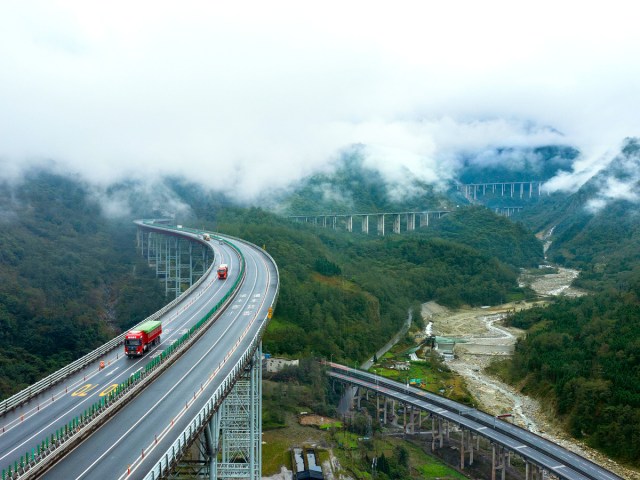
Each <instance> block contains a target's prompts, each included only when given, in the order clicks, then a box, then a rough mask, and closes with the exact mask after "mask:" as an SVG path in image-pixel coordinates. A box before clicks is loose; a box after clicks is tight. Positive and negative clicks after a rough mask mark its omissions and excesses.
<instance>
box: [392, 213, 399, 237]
mask: <svg viewBox="0 0 640 480" xmlns="http://www.w3.org/2000/svg"><path fill="white" fill-rule="evenodd" d="M393 233H400V214H399V213H397V214H395V215H394V216H393Z"/></svg>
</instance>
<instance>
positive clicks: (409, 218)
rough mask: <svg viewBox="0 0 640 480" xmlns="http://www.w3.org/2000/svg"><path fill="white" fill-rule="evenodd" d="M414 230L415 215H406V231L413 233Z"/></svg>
mask: <svg viewBox="0 0 640 480" xmlns="http://www.w3.org/2000/svg"><path fill="white" fill-rule="evenodd" d="M415 229H416V214H415V213H407V231H408V232H413V231H414V230H415Z"/></svg>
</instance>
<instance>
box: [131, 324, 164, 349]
mask: <svg viewBox="0 0 640 480" xmlns="http://www.w3.org/2000/svg"><path fill="white" fill-rule="evenodd" d="M161 333H162V322H158V321H157V320H149V321H148V322H144V323H143V324H142V325H140V326H139V327H137V328H136V329H135V330H131V331H129V332H128V333H127V334H126V335H125V336H124V353H125V354H126V355H127V357H129V358H131V357H139V356H141V355H144V353H145V352H146V351H147V350H148V349H149V345H155V344H156V343H160V334H161Z"/></svg>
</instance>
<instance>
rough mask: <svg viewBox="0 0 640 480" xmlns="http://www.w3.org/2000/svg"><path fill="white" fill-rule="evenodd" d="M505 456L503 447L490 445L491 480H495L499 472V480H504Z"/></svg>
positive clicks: (505, 470) (505, 472)
mask: <svg viewBox="0 0 640 480" xmlns="http://www.w3.org/2000/svg"><path fill="white" fill-rule="evenodd" d="M496 447H497V448H496ZM496 450H497V452H496ZM507 455H508V452H506V450H505V448H504V447H502V446H499V445H496V444H491V480H496V478H497V477H496V475H497V473H498V471H500V480H505V478H506V475H507V468H506V467H507Z"/></svg>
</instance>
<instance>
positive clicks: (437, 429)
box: [431, 415, 444, 452]
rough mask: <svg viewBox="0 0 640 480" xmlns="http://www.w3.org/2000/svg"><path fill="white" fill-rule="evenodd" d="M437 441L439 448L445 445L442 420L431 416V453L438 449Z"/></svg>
mask: <svg viewBox="0 0 640 480" xmlns="http://www.w3.org/2000/svg"><path fill="white" fill-rule="evenodd" d="M436 441H437V442H438V448H442V446H443V445H444V436H443V434H442V418H440V417H437V418H436V417H435V416H434V415H431V451H432V452H433V451H434V450H435V449H436Z"/></svg>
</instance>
